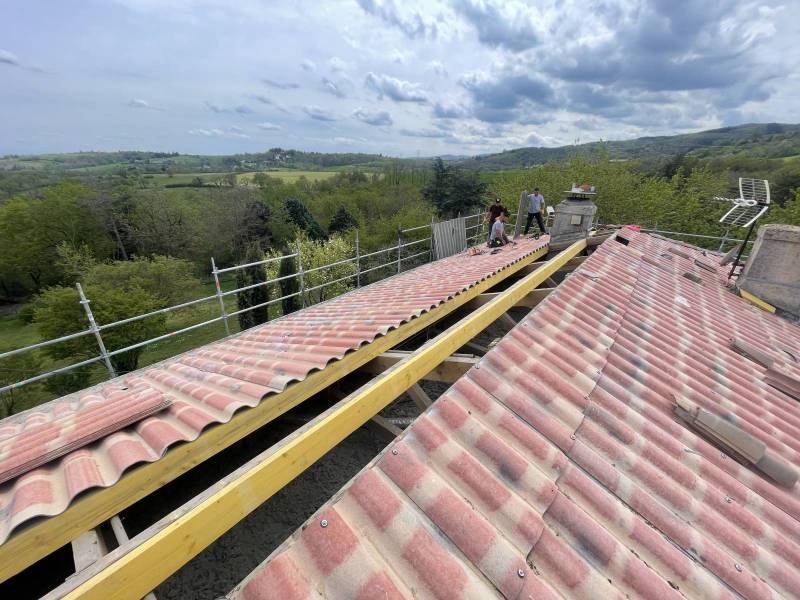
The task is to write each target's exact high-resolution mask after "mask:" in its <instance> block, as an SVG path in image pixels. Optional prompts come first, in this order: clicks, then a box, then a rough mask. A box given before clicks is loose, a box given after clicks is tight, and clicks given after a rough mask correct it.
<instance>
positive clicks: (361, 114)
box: [353, 107, 393, 126]
mask: <svg viewBox="0 0 800 600" xmlns="http://www.w3.org/2000/svg"><path fill="white" fill-rule="evenodd" d="M353 117H354V118H356V119H358V120H359V121H361V122H362V123H366V124H367V125H377V126H389V125H391V124H392V122H393V121H392V115H390V114H389V113H388V112H387V111H385V110H380V111H376V112H371V111H368V110H366V109H364V108H361V107H358V108H357V109H355V110H354V111H353Z"/></svg>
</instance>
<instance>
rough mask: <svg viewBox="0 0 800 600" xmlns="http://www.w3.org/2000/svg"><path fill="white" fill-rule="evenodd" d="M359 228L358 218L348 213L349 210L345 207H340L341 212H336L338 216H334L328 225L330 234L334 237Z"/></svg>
mask: <svg viewBox="0 0 800 600" xmlns="http://www.w3.org/2000/svg"><path fill="white" fill-rule="evenodd" d="M356 227H358V221H356V218H355V217H354V216H353V215H351V214H350V213H349V212H347V209H346V208H345V207H344V206H340V207H339V210H337V211H336V214H335V215H333V218H332V219H331V222H330V224H329V225H328V234H329V235H333V234H334V233H344V232H345V231H347V230H349V229H354V228H356Z"/></svg>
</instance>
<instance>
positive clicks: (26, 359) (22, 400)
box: [0, 350, 42, 419]
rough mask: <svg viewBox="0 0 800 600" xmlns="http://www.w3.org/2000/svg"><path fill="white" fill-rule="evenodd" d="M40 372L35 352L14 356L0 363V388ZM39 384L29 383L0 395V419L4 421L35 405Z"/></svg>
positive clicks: (39, 362) (39, 364)
mask: <svg viewBox="0 0 800 600" xmlns="http://www.w3.org/2000/svg"><path fill="white" fill-rule="evenodd" d="M41 372H42V363H41V360H40V359H39V354H38V353H37V351H35V350H34V351H32V352H24V353H22V354H16V355H14V356H12V357H10V358H6V359H3V360H2V361H0V387H5V386H7V385H10V384H13V383H16V382H18V381H21V380H23V379H28V378H29V377H33V376H35V375H38V374H39V373H41ZM40 388H41V383H38V382H37V383H29V384H27V385H24V386H22V387H20V388H18V389H11V390H8V391H6V392H2V393H0V419H5V418H6V417H8V416H11V415H13V414H14V413H16V412H19V411H20V410H25V409H26V408H29V407H30V406H31V405H33V404H35V403H36V400H37V394H38V392H39V389H40Z"/></svg>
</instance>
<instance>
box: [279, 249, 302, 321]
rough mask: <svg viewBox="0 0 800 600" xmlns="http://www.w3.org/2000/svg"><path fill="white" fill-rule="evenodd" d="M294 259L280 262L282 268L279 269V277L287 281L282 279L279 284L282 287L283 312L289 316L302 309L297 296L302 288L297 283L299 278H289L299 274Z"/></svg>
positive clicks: (285, 259)
mask: <svg viewBox="0 0 800 600" xmlns="http://www.w3.org/2000/svg"><path fill="white" fill-rule="evenodd" d="M295 264H296V263H295V260H294V258H289V257H287V258H284V259H283V260H282V261H280V266H279V267H278V273H277V275H278V277H280V278H283V277H286V279H281V280H280V281H279V282H278V284H279V286H280V296H279V297H280V298H282V300H281V312H282V313H283V314H284V315H288V314H289V313H293V312H294V311H296V310H297V309H299V308H300V302H299V301H298V298H297V296H296V295H295V294H297V293H298V292H299V291H300V286H299V284H298V281H297V277H288V276H289V275H293V274H294V273H296V272H297V269H296V266H295Z"/></svg>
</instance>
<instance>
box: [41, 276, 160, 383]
mask: <svg viewBox="0 0 800 600" xmlns="http://www.w3.org/2000/svg"><path fill="white" fill-rule="evenodd" d="M85 293H86V296H87V298H89V300H90V301H91V308H92V313H93V314H94V318H95V320H96V321H97V322H98V323H100V324H102V323H111V322H113V321H118V320H120V319H124V318H127V317H131V316H134V315H140V314H143V313H147V312H151V311H154V310H156V309H158V308H160V307H161V302H160V300H159V298H157V297H155V296H153V295H151V294H149V293H148V292H146V291H145V290H143V289H141V288H139V287H135V286H129V287H126V288H105V287H101V286H86V289H85ZM34 323H35V324H36V326H37V327H38V329H39V331H40V332H41V334H42V337H43V338H44V339H52V338H56V337H60V336H63V335H67V334H70V333H75V332H77V331H81V330H83V329H86V328H87V327H88V322H87V318H86V313H85V312H84V308H83V306H82V305H81V304H80V299H79V296H78V292H77V290H75V289H73V288H68V287H61V286H55V287H51V288H48V289H46V290H45V291H43V292H42V293H41V294H39V296H38V297H37V298H36V300H35V309H34ZM165 324H166V316H165V315H156V316H153V317H149V318H147V319H142V320H140V321H135V322H133V323H128V324H126V325H121V326H119V327H113V328H110V329H107V330H104V331H103V341H104V343H105V345H106V348H107V349H108V351H109V352H111V351H114V350H118V349H120V348H124V347H127V346H130V345H132V344H136V343H138V342H142V341H144V340H147V339H150V338H153V337H156V336H158V335H161V334H163V333H164V332H165ZM44 352H45V354H47V355H48V356H50V357H51V358H53V359H55V360H65V359H69V360H70V362H78V361H79V360H84V359H87V358H90V357H93V356H97V355H98V354H99V349H98V347H97V341H96V340H95V338H94V336H93V335H84V336H82V337H79V338H75V339H72V340H67V341H66V342H61V343H59V344H54V345H52V346H48V347H47V348H46V349H45V350H44ZM141 353H142V348H138V349H135V350H130V351H128V352H125V353H122V354H118V355H116V356H113V357H112V358H111V363H112V364H113V366H114V368H115V369H116V370H117V371H118V372H120V373H125V372H129V371H133V370H135V369H136V366H137V363H138V359H139V355H140V354H141ZM88 381H89V372H88V371H82V372H80V373H77V374H75V373H73V375H72V376H71V380H70V381H69V382H68V384H67V385H68V387H69V388H71V389H73V390H74V389H80V388H82V387H86V385H87V384H88ZM59 391H62V392H63V390H59Z"/></svg>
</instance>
